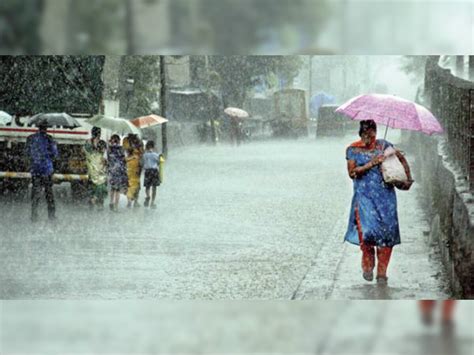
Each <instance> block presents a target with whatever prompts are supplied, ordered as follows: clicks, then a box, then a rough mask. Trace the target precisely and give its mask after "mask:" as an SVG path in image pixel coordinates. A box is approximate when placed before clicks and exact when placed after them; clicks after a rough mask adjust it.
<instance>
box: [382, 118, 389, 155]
mask: <svg viewBox="0 0 474 355" xmlns="http://www.w3.org/2000/svg"><path fill="white" fill-rule="evenodd" d="M389 124H390V118H389V119H388V122H387V126H386V127H385V135H384V136H383V141H384V143H383V150H385V142H386V140H387V133H388V126H389Z"/></svg>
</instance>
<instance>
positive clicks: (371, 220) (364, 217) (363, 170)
mask: <svg viewBox="0 0 474 355" xmlns="http://www.w3.org/2000/svg"><path fill="white" fill-rule="evenodd" d="M359 136H360V137H361V139H360V140H359V141H357V142H354V143H352V144H351V145H350V146H349V147H348V148H347V150H346V159H347V169H348V173H349V176H350V178H351V179H352V180H353V185H354V195H353V198H352V204H351V212H350V216H349V225H348V229H347V232H346V235H345V238H344V240H345V241H347V242H349V243H352V244H355V245H359V246H360V249H361V251H362V276H363V278H364V279H365V280H367V281H372V280H373V277H374V275H373V270H374V268H375V256H376V255H377V261H378V263H377V283H381V284H386V283H387V279H388V278H387V268H388V264H389V261H390V256H391V254H392V248H393V247H394V246H395V245H397V244H400V229H399V225H398V214H397V197H396V194H395V189H394V186H393V185H391V184H387V183H385V181H384V180H383V175H382V171H381V168H380V165H381V164H382V163H383V161H384V160H385V157H384V150H385V149H387V148H388V147H393V145H392V143H390V142H388V141H386V140H383V139H377V125H376V123H375V122H374V121H372V120H366V121H361V122H360V130H359ZM397 156H398V158H399V159H400V162H401V163H402V164H403V166H404V168H405V172H406V174H407V177H408V179H409V181H410V182H407V183H406V184H410V185H411V181H412V179H411V173H410V168H409V166H408V163H407V161H406V159H405V157H404V156H403V154H402V153H401V152H399V151H397ZM405 188H406V189H408V188H409V186H405Z"/></svg>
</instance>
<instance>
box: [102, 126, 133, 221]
mask: <svg viewBox="0 0 474 355" xmlns="http://www.w3.org/2000/svg"><path fill="white" fill-rule="evenodd" d="M107 163H108V168H109V169H108V171H109V183H110V210H111V211H114V212H117V211H118V204H119V199H120V193H127V189H128V175H127V164H126V162H125V153H124V151H123V148H122V146H121V145H120V137H119V136H118V135H117V134H114V135H113V136H112V137H111V138H110V145H109V150H108V152H107Z"/></svg>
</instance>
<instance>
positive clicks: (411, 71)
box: [401, 55, 428, 83]
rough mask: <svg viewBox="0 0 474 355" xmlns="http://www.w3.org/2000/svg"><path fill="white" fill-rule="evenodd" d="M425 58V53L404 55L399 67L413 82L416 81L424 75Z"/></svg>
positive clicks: (426, 57)
mask: <svg viewBox="0 0 474 355" xmlns="http://www.w3.org/2000/svg"><path fill="white" fill-rule="evenodd" d="M427 59H428V56H425V55H407V56H404V57H403V60H402V64H401V69H402V70H403V71H404V72H405V73H407V74H408V75H409V76H410V78H411V80H412V81H413V82H414V83H418V82H419V81H420V80H422V79H423V77H424V74H425V65H426V60H427Z"/></svg>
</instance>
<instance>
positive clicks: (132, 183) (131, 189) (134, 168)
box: [127, 149, 142, 200]
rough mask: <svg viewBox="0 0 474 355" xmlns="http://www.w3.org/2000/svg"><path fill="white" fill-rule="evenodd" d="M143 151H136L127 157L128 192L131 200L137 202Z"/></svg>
mask: <svg viewBox="0 0 474 355" xmlns="http://www.w3.org/2000/svg"><path fill="white" fill-rule="evenodd" d="M141 155H142V154H141V150H139V149H134V150H133V152H132V153H131V154H130V155H129V156H128V157H127V174H128V191H127V197H128V199H129V200H137V199H138V193H139V192H140V173H141V166H140V160H141Z"/></svg>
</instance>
